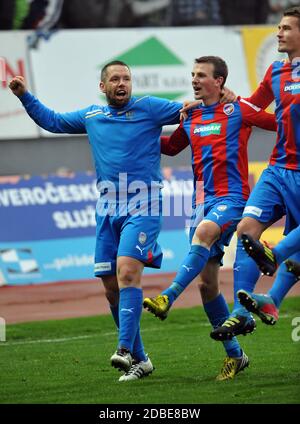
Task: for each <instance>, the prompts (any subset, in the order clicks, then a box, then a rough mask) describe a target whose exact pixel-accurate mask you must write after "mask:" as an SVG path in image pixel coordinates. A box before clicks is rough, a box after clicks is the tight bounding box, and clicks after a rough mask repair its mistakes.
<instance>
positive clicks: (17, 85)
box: [9, 75, 27, 97]
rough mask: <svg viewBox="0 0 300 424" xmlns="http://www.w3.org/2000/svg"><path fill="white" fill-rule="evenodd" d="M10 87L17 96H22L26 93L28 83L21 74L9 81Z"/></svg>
mask: <svg viewBox="0 0 300 424" xmlns="http://www.w3.org/2000/svg"><path fill="white" fill-rule="evenodd" d="M9 88H10V89H11V91H12V92H13V93H14V94H15V95H16V96H17V97H20V96H22V95H23V94H25V93H26V91H27V88H26V84H25V80H24V78H23V77H21V76H19V75H18V76H16V77H14V78H13V79H12V80H11V82H10V83H9Z"/></svg>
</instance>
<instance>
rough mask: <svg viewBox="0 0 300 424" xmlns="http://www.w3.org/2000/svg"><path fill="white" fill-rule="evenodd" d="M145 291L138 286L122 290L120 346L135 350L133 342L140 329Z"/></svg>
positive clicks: (131, 350)
mask: <svg viewBox="0 0 300 424" xmlns="http://www.w3.org/2000/svg"><path fill="white" fill-rule="evenodd" d="M142 303H143V292H142V289H140V288H136V287H126V288H123V289H121V290H120V300H119V323H120V325H119V347H125V348H127V349H129V350H130V352H131V353H132V352H133V343H134V340H135V338H136V335H137V331H138V329H139V324H140V318H141V313H142Z"/></svg>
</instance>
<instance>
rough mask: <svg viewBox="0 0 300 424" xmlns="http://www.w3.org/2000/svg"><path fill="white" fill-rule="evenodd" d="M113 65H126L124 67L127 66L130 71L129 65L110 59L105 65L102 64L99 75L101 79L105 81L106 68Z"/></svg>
mask: <svg viewBox="0 0 300 424" xmlns="http://www.w3.org/2000/svg"><path fill="white" fill-rule="evenodd" d="M114 65H120V66H126V68H128V69H129V71H130V68H129V66H128V65H127V64H126V63H125V62H122V61H121V60H112V61H111V62H108V63H107V64H106V65H104V66H103V68H102V69H101V75H100V80H101V81H105V79H106V77H107V69H108V68H109V67H110V66H114Z"/></svg>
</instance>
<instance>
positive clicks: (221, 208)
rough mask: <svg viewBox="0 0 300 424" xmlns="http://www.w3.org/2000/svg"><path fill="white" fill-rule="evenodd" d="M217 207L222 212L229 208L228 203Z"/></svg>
mask: <svg viewBox="0 0 300 424" xmlns="http://www.w3.org/2000/svg"><path fill="white" fill-rule="evenodd" d="M217 209H218V211H220V212H224V211H226V209H227V205H220V206H218V207H217Z"/></svg>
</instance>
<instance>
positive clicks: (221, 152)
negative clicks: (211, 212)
mask: <svg viewBox="0 0 300 424" xmlns="http://www.w3.org/2000/svg"><path fill="white" fill-rule="evenodd" d="M252 125H256V126H258V127H260V128H264V129H267V130H273V131H276V121H275V117H274V115H273V114H269V113H267V112H265V111H263V110H261V109H259V108H258V107H256V106H254V105H251V104H250V103H249V102H247V101H246V100H243V99H241V100H239V101H237V102H234V103H226V104H222V103H216V104H214V105H211V106H198V107H197V108H194V109H192V110H191V111H189V116H188V118H187V119H186V120H185V121H183V122H181V124H180V126H179V127H178V128H177V130H175V132H174V133H173V134H172V135H171V137H170V138H169V139H168V138H166V137H163V138H162V145H161V151H162V153H165V154H170V155H174V154H176V153H178V152H179V151H181V150H182V149H183V148H184V147H185V146H186V145H187V144H188V143H189V144H190V146H191V149H192V167H193V172H194V184H195V188H196V183H197V181H203V182H204V195H205V199H207V198H209V197H211V196H213V197H221V196H235V197H239V198H242V199H245V200H246V199H247V198H248V197H249V193H250V189H249V184H248V155H247V144H248V139H249V136H250V134H251V126H252ZM196 195H197V194H196ZM196 202H197V203H199V202H200V199H196Z"/></svg>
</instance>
